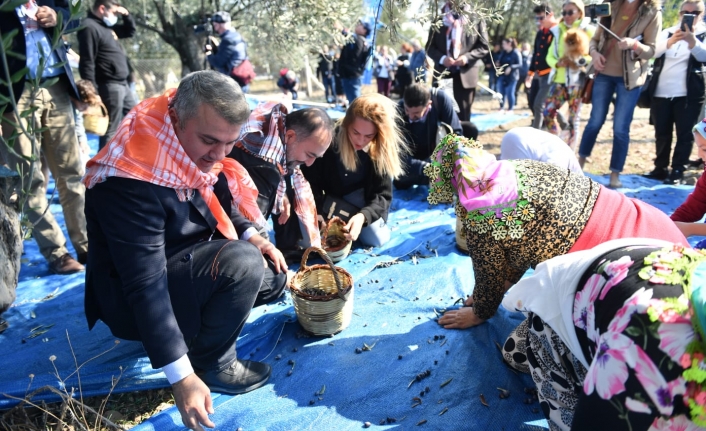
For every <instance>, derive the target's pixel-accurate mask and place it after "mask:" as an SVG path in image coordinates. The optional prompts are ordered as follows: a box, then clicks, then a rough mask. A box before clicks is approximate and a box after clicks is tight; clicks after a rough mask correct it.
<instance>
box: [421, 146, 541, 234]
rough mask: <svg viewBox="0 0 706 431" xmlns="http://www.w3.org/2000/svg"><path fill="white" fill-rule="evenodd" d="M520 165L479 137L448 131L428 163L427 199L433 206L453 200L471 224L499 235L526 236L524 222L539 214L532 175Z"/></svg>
mask: <svg viewBox="0 0 706 431" xmlns="http://www.w3.org/2000/svg"><path fill="white" fill-rule="evenodd" d="M522 169H523V168H522V167H521V166H518V165H516V164H515V163H514V162H512V161H498V160H496V159H495V156H493V155H492V154H490V153H488V152H487V151H485V150H483V147H482V146H481V144H479V143H478V142H475V141H473V140H470V139H467V138H464V137H463V136H457V135H453V134H451V135H447V136H446V137H444V139H442V140H441V142H440V143H439V145H438V146H437V147H436V149H435V150H434V154H433V155H432V160H431V163H430V164H429V165H428V166H427V167H425V168H424V174H425V175H427V176H428V177H429V179H430V189H429V196H428V197H427V200H428V201H429V203H430V204H432V205H434V204H437V203H443V202H452V201H453V197H454V196H457V197H458V201H457V202H456V215H457V217H461V218H463V219H464V226H465V227H466V229H468V230H470V231H473V232H478V233H490V234H491V235H492V236H493V237H494V238H495V239H498V240H500V239H505V238H506V237H508V236H509V237H510V238H521V237H522V236H523V235H524V228H523V223H524V222H525V221H528V220H531V219H532V218H534V214H535V211H534V208H533V207H532V205H531V203H530V202H531V200H532V193H531V190H529V188H530V187H531V185H532V180H531V179H530V178H527V177H526V176H525V175H524V172H523V170H522Z"/></svg>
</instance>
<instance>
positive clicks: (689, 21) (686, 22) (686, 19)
mask: <svg viewBox="0 0 706 431" xmlns="http://www.w3.org/2000/svg"><path fill="white" fill-rule="evenodd" d="M694 18H696V15H694V14H692V13H685V14H684V15H683V16H682V18H681V29H682V31H686V29H687V28H688V29H689V31H691V32H693V31H694Z"/></svg>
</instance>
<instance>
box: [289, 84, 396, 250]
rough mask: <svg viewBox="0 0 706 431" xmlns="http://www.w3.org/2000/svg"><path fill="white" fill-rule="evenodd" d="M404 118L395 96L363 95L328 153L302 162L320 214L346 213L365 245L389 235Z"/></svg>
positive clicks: (352, 235) (381, 241) (350, 229)
mask: <svg viewBox="0 0 706 431" xmlns="http://www.w3.org/2000/svg"><path fill="white" fill-rule="evenodd" d="M399 123H400V122H399V117H398V114H397V108H396V104H395V103H394V102H393V101H391V100H390V99H389V98H387V97H385V96H383V95H381V94H365V95H362V96H360V97H358V98H356V99H355V100H354V101H353V103H351V106H350V107H349V108H348V110H347V111H346V116H345V117H344V118H343V119H342V120H341V121H340V123H339V124H338V128H337V131H336V133H335V136H334V139H333V143H332V144H331V146H330V147H329V149H328V150H327V151H326V153H325V154H324V156H323V157H322V158H320V159H317V160H316V162H314V164H313V165H311V166H308V167H304V166H302V172H303V173H304V176H305V177H306V179H307V180H308V181H309V184H310V185H311V188H312V191H313V192H314V197H315V199H316V209H317V211H318V213H319V215H320V216H323V218H324V219H329V218H330V217H332V216H334V215H338V216H339V217H341V218H343V219H344V221H346V227H347V230H348V234H347V236H348V239H350V240H353V241H355V240H360V242H361V243H362V244H364V245H366V246H375V247H377V246H380V245H382V244H384V243H385V242H387V241H388V240H389V239H390V229H389V228H388V227H387V225H386V221H387V215H388V212H389V210H390V202H391V201H392V179H393V178H397V177H399V176H400V175H402V173H403V171H404V166H403V164H402V161H401V160H402V158H403V155H404V153H406V152H407V147H406V144H405V141H404V139H403V138H402V132H401V130H400V128H399V125H398V124H399ZM341 210H343V212H341ZM346 214H347V215H348V217H347V216H346Z"/></svg>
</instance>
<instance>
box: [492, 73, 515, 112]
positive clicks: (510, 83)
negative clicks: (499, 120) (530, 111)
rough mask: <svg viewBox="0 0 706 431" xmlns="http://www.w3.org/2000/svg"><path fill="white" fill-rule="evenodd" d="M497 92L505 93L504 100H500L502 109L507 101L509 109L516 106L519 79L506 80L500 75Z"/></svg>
mask: <svg viewBox="0 0 706 431" xmlns="http://www.w3.org/2000/svg"><path fill="white" fill-rule="evenodd" d="M496 85H497V87H498V89H497V92H498V93H500V94H502V95H503V100H501V101H500V109H503V106H504V105H505V102H507V109H508V111H510V110H512V109H513V108H514V107H515V87H516V86H517V80H516V79H513V80H510V79H508V80H505V78H504V77H502V76H501V77H498V82H497V84H496Z"/></svg>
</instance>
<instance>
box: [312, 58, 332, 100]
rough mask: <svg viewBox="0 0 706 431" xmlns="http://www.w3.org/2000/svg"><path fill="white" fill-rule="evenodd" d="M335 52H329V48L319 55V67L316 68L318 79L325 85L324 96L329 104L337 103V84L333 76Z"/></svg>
mask: <svg viewBox="0 0 706 431" xmlns="http://www.w3.org/2000/svg"><path fill="white" fill-rule="evenodd" d="M333 57H334V52H333V50H331V51H329V49H328V46H326V45H324V48H323V49H322V50H321V52H320V53H319V65H318V67H317V68H316V77H317V78H318V79H320V80H321V83H322V84H323V85H324V95H325V97H326V101H327V102H328V103H335V102H336V83H335V78H334V75H333Z"/></svg>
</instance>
